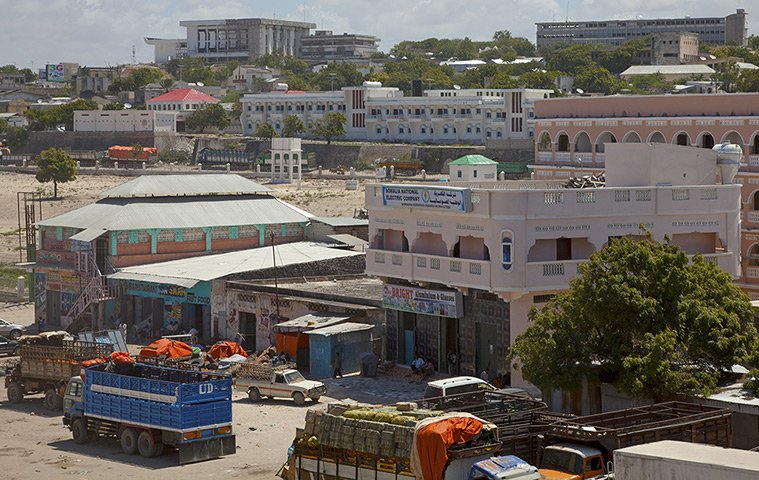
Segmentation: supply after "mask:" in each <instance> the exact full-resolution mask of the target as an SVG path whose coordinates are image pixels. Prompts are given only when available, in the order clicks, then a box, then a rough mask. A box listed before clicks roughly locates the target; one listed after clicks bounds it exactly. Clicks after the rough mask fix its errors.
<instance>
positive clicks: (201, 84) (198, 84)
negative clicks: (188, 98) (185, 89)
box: [196, 82, 205, 87]
mask: <svg viewBox="0 0 759 480" xmlns="http://www.w3.org/2000/svg"><path fill="white" fill-rule="evenodd" d="M196 85H197V86H199V87H205V84H204V83H203V82H198V83H197V84H196Z"/></svg>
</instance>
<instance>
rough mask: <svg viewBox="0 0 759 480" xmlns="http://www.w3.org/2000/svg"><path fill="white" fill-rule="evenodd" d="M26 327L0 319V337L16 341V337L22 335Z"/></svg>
mask: <svg viewBox="0 0 759 480" xmlns="http://www.w3.org/2000/svg"><path fill="white" fill-rule="evenodd" d="M25 329H26V327H24V326H23V325H19V324H17V323H10V322H6V321H5V320H3V319H2V318H0V335H2V336H4V337H8V338H10V339H11V340H18V337H20V336H21V335H23V334H24V330H25Z"/></svg>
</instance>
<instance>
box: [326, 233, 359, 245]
mask: <svg viewBox="0 0 759 480" xmlns="http://www.w3.org/2000/svg"><path fill="white" fill-rule="evenodd" d="M327 237H328V238H331V239H332V240H334V241H335V242H337V243H342V244H343V245H348V246H349V247H356V246H360V245H369V242H367V241H366V240H364V239H363V238H358V237H354V236H353V235H348V234H347V233H340V234H337V235H327Z"/></svg>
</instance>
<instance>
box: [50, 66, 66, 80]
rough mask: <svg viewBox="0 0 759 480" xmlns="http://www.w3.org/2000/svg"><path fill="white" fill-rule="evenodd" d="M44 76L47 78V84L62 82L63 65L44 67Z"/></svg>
mask: <svg viewBox="0 0 759 480" xmlns="http://www.w3.org/2000/svg"><path fill="white" fill-rule="evenodd" d="M45 70H46V74H45V77H46V78H47V81H48V82H64V81H65V80H64V78H63V77H64V75H63V64H62V63H59V64H57V65H50V64H48V65H46V66H45Z"/></svg>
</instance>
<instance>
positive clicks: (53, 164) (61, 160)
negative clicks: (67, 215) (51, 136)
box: [35, 148, 76, 198]
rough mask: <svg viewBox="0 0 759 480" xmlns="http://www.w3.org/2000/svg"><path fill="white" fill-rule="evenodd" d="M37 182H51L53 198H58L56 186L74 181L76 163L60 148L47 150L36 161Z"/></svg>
mask: <svg viewBox="0 0 759 480" xmlns="http://www.w3.org/2000/svg"><path fill="white" fill-rule="evenodd" d="M35 178H36V179H37V181H38V182H40V183H47V182H53V198H58V184H59V183H66V182H70V181H73V180H76V162H75V161H74V159H73V158H71V157H70V156H69V155H68V154H67V153H66V152H65V151H64V150H63V149H62V148H49V149H47V150H45V151H43V152H42V153H40V158H39V160H38V161H37V175H36V176H35Z"/></svg>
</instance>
